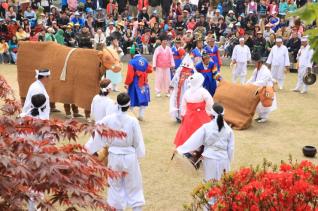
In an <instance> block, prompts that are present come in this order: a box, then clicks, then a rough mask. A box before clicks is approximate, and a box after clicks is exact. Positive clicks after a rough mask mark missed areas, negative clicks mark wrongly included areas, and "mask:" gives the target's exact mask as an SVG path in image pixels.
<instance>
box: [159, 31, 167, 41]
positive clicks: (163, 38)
mask: <svg viewBox="0 0 318 211" xmlns="http://www.w3.org/2000/svg"><path fill="white" fill-rule="evenodd" d="M163 40H168V36H167V34H166V33H164V34H162V35H161V36H160V41H163Z"/></svg>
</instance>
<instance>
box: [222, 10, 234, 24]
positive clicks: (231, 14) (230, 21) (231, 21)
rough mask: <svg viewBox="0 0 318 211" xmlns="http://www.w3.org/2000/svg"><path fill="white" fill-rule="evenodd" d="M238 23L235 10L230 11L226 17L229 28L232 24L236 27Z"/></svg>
mask: <svg viewBox="0 0 318 211" xmlns="http://www.w3.org/2000/svg"><path fill="white" fill-rule="evenodd" d="M236 22H237V20H236V17H235V15H234V12H233V10H230V11H229V13H228V14H227V16H226V17H225V23H226V25H227V26H229V25H230V24H232V25H234V24H235V23H236Z"/></svg>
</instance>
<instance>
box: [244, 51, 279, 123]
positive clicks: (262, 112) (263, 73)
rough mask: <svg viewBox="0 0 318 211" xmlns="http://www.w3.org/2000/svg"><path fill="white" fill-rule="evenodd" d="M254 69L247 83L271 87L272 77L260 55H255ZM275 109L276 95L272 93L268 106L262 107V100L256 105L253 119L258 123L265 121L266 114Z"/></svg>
mask: <svg viewBox="0 0 318 211" xmlns="http://www.w3.org/2000/svg"><path fill="white" fill-rule="evenodd" d="M255 57H256V63H255V66H256V68H255V70H254V72H253V74H252V77H251V78H250V79H249V80H248V81H247V83H248V84H254V85H256V86H259V87H271V88H272V87H273V78H272V75H271V72H270V70H269V69H268V68H267V67H266V65H264V64H263V63H264V61H263V60H262V59H261V56H260V55H257V56H255ZM276 109H277V103H276V95H275V93H274V96H273V102H272V105H271V106H270V107H264V106H263V104H262V102H259V104H258V105H257V107H256V113H257V114H258V117H257V118H256V119H255V120H256V121H257V122H258V123H264V122H266V121H267V118H268V115H269V114H270V113H271V112H272V111H274V110H276Z"/></svg>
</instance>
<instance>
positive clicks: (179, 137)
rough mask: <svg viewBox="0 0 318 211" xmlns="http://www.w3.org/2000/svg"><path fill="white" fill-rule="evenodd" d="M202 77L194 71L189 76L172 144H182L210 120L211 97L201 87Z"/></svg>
mask: <svg viewBox="0 0 318 211" xmlns="http://www.w3.org/2000/svg"><path fill="white" fill-rule="evenodd" d="M203 82H204V77H203V75H202V74H201V73H194V74H193V75H192V76H190V77H189V83H190V88H189V89H188V90H187V91H186V92H185V93H184V95H183V98H182V104H181V125H180V127H179V129H178V132H177V134H176V137H175V140H174V144H175V145H176V147H178V146H180V145H182V144H183V143H184V142H185V141H186V140H187V139H188V138H189V137H190V136H191V135H192V133H194V132H195V131H196V130H197V129H198V128H199V127H201V126H202V125H203V124H204V123H207V122H209V121H211V117H210V116H209V115H211V108H212V105H213V98H212V97H211V95H210V93H209V92H208V91H207V90H206V89H204V88H203V87H202V85H203Z"/></svg>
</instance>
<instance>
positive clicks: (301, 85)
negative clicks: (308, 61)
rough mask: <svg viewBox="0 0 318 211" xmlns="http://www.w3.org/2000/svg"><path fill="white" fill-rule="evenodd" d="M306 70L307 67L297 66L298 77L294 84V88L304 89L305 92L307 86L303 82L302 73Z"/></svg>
mask: <svg viewBox="0 0 318 211" xmlns="http://www.w3.org/2000/svg"><path fill="white" fill-rule="evenodd" d="M306 72H307V67H299V68H298V78H297V84H296V88H295V89H297V90H299V91H304V92H307V90H308V88H307V85H306V84H305V83H304V81H303V78H304V75H305V74H306Z"/></svg>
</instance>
